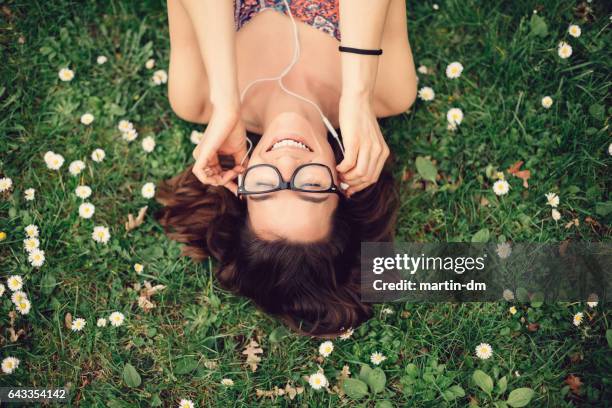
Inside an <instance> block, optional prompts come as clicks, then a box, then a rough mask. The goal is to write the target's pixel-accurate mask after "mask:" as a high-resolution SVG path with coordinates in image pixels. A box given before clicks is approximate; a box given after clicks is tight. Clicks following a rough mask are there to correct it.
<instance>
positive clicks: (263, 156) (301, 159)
mask: <svg viewBox="0 0 612 408" xmlns="http://www.w3.org/2000/svg"><path fill="white" fill-rule="evenodd" d="M307 163H320V164H324V165H326V166H327V167H329V168H330V170H331V171H332V177H333V181H334V183H335V184H336V185H338V175H337V173H336V170H335V167H336V161H335V159H334V153H333V151H332V148H331V146H330V145H329V143H328V142H327V136H326V135H325V134H319V133H317V132H315V130H314V129H313V127H312V126H311V124H310V123H309V122H308V121H307V120H306V119H305V118H304V117H302V116H300V115H298V114H296V113H292V112H285V113H281V114H279V115H278V116H277V117H276V118H275V119H274V120H273V121H272V122H271V123H270V124H269V126H268V127H267V129H266V131H265V132H264V134H263V135H262V137H261V140H260V141H259V143H258V144H257V146H256V147H255V149H254V150H253V153H252V155H251V158H250V159H249V164H248V166H249V167H251V166H254V165H257V164H271V165H273V166H275V167H277V168H278V170H279V171H280V173H281V175H282V177H283V180H284V181H287V182H288V181H289V180H290V179H291V176H292V175H293V172H294V171H295V169H296V168H298V167H299V166H301V165H303V164H307ZM272 179H273V177H272ZM303 181H304V183H314V182H316V181H317V180H314V179H312V180H310V179H308V178H307V179H304V180H303ZM262 182H264V183H265V182H266V181H265V180H262ZM245 197H246V200H247V208H248V214H249V223H250V225H251V228H252V230H253V232H255V234H257V235H258V236H259V237H260V238H262V239H265V240H275V239H279V238H283V239H287V240H289V241H294V242H312V241H318V240H321V239H323V238H325V237H326V236H327V235H328V234H329V231H330V228H331V217H332V214H333V212H334V210H335V209H336V207H337V206H338V200H339V197H338V195H337V194H335V193H317V194H314V193H303V192H299V191H291V190H282V191H275V192H273V193H267V194H257V195H250V196H245Z"/></svg>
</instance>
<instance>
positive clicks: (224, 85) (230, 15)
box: [168, 0, 239, 108]
mask: <svg viewBox="0 0 612 408" xmlns="http://www.w3.org/2000/svg"><path fill="white" fill-rule="evenodd" d="M168 1H179V0H168ZM181 1H182V3H183V6H184V8H185V10H186V11H187V13H188V14H189V18H190V19H191V22H192V24H193V27H194V29H195V32H196V37H197V39H198V45H199V48H200V54H201V55H202V59H203V62H204V67H205V69H206V75H207V77H208V83H209V89H210V101H211V103H212V105H213V106H220V105H223V106H226V107H227V106H234V107H236V108H237V107H238V105H239V96H238V83H237V82H238V79H237V69H236V41H235V36H236V33H235V29H234V3H233V1H229V0H223V1H218V0H181Z"/></svg>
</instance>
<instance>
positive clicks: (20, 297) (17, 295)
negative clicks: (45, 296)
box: [11, 290, 28, 305]
mask: <svg viewBox="0 0 612 408" xmlns="http://www.w3.org/2000/svg"><path fill="white" fill-rule="evenodd" d="M24 300H28V295H26V293H25V292H24V291H22V290H17V291H15V292H13V295H12V296H11V302H13V303H14V304H15V305H17V304H18V303H21V302H23V301H24Z"/></svg>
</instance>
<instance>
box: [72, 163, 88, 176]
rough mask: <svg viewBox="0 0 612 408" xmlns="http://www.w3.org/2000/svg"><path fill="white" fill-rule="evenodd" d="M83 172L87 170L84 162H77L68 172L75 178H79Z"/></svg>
mask: <svg viewBox="0 0 612 408" xmlns="http://www.w3.org/2000/svg"><path fill="white" fill-rule="evenodd" d="M83 170H85V162H83V161H82V160H75V161H73V162H72V163H70V165H69V166H68V171H69V172H70V174H72V175H73V176H78V175H79V174H81V172H82V171H83Z"/></svg>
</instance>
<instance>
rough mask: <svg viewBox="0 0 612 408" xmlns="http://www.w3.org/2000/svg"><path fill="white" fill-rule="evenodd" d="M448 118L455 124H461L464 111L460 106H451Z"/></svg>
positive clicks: (449, 121) (447, 114)
mask: <svg viewBox="0 0 612 408" xmlns="http://www.w3.org/2000/svg"><path fill="white" fill-rule="evenodd" d="M446 120H447V121H448V123H450V124H453V125H460V124H461V121H462V120H463V111H462V110H461V109H459V108H451V109H449V110H448V112H446Z"/></svg>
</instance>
